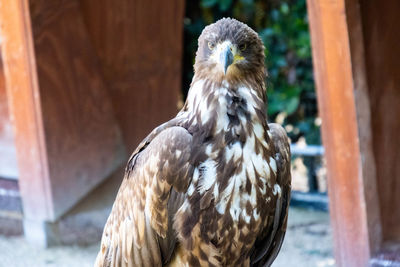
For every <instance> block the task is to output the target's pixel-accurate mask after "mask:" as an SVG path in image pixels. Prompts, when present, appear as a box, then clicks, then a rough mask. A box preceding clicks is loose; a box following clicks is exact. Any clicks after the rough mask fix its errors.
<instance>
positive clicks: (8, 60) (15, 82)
mask: <svg viewBox="0 0 400 267" xmlns="http://www.w3.org/2000/svg"><path fill="white" fill-rule="evenodd" d="M0 19H1V25H2V28H1V35H2V38H3V44H2V46H1V48H2V56H3V60H4V61H3V62H4V73H5V80H6V88H7V95H8V99H9V101H8V102H9V104H10V111H11V112H10V113H11V116H12V119H13V124H14V129H15V136H16V147H17V151H19V152H20V153H18V165H19V169H20V177H19V178H20V180H19V185H20V190H21V195H22V196H23V206H24V213H25V216H28V217H35V218H40V219H48V218H52V217H53V216H54V214H53V206H52V198H51V192H50V190H49V189H50V179H49V169H48V162H47V161H48V157H47V153H46V148H45V137H44V129H43V121H42V110H41V106H40V103H41V102H40V96H39V84H38V79H37V72H36V63H35V55H34V50H33V40H32V32H31V22H30V16H29V8H28V2H27V1H26V0H17V1H10V2H7V3H5V2H3V1H1V2H0ZM31 192H35V194H32V193H31ZM36 207H40V208H38V209H35V208H36Z"/></svg>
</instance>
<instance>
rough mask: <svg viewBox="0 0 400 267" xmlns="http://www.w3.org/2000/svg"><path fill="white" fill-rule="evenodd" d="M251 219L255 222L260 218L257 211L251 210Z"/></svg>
mask: <svg viewBox="0 0 400 267" xmlns="http://www.w3.org/2000/svg"><path fill="white" fill-rule="evenodd" d="M253 217H254V219H255V220H258V219H259V218H260V213H258V212H257V209H254V210H253Z"/></svg>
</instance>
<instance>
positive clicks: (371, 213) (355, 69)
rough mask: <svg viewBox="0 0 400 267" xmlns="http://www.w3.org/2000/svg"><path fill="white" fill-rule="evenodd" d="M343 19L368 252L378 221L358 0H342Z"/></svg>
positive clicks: (376, 242)
mask: <svg viewBox="0 0 400 267" xmlns="http://www.w3.org/2000/svg"><path fill="white" fill-rule="evenodd" d="M346 20H347V28H348V32H349V43H350V55H351V64H352V65H351V66H352V76H353V84H354V98H355V104H356V115H357V129H358V138H359V147H360V155H361V173H362V179H363V186H364V188H363V189H362V190H363V193H364V197H365V209H366V214H367V224H368V236H369V246H370V253H371V254H374V253H375V252H376V251H378V250H379V249H380V246H381V243H382V224H381V214H380V206H379V197H378V196H379V194H378V189H377V171H376V164H375V160H376V158H375V153H374V149H373V142H374V140H373V135H374V133H373V125H372V118H371V116H372V111H371V106H370V95H369V83H368V80H367V76H368V75H367V69H366V63H365V56H366V54H365V47H364V42H363V40H364V34H363V27H362V26H363V20H362V17H361V11H360V1H359V0H346Z"/></svg>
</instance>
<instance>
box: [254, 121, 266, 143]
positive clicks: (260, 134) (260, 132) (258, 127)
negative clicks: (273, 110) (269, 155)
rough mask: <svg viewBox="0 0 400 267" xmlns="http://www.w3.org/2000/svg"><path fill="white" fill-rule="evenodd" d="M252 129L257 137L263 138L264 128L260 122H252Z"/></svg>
mask: <svg viewBox="0 0 400 267" xmlns="http://www.w3.org/2000/svg"><path fill="white" fill-rule="evenodd" d="M253 129H254V134H255V135H256V136H257V138H258V139H264V129H263V127H262V125H261V124H260V123H255V124H253Z"/></svg>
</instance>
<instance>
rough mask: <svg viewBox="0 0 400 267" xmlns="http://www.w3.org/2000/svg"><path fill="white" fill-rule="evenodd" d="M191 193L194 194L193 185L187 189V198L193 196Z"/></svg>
mask: <svg viewBox="0 0 400 267" xmlns="http://www.w3.org/2000/svg"><path fill="white" fill-rule="evenodd" d="M193 192H194V186H193V183H191V184H190V186H189V188H188V190H187V194H188V196H191V195H193Z"/></svg>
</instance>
